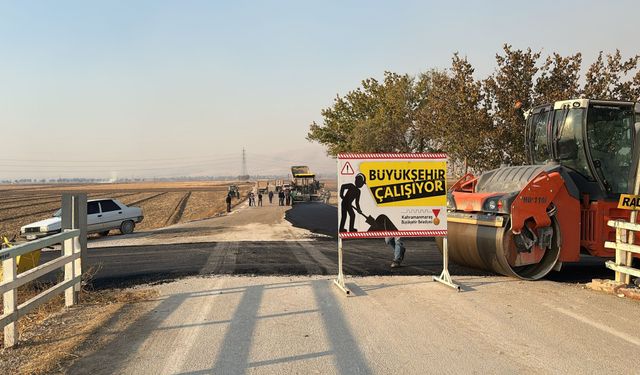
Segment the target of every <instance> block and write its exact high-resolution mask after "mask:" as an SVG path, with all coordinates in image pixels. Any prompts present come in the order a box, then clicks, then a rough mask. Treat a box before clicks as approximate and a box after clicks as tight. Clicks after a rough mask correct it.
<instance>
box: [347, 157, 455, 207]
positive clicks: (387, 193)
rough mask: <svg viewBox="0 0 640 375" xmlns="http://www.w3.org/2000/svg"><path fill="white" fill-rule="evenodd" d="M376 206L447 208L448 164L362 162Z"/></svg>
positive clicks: (428, 162) (442, 162) (363, 171)
mask: <svg viewBox="0 0 640 375" xmlns="http://www.w3.org/2000/svg"><path fill="white" fill-rule="evenodd" d="M359 169H360V173H362V174H364V176H365V178H366V181H367V186H368V187H369V190H370V191H371V194H372V195H373V198H374V199H375V202H376V205H377V206H382V207H393V206H446V203H447V197H446V194H447V182H446V176H447V163H446V161H422V160H420V161H388V160H387V161H363V162H362V163H360V168H359Z"/></svg>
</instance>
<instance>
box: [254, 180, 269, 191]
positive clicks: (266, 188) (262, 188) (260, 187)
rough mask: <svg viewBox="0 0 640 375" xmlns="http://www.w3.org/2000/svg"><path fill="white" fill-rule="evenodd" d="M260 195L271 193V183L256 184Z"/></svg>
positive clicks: (264, 181)
mask: <svg viewBox="0 0 640 375" xmlns="http://www.w3.org/2000/svg"><path fill="white" fill-rule="evenodd" d="M256 187H257V189H258V193H261V194H266V193H267V192H268V191H269V181H266V180H260V181H258V182H257V183H256Z"/></svg>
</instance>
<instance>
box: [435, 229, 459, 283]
mask: <svg viewBox="0 0 640 375" xmlns="http://www.w3.org/2000/svg"><path fill="white" fill-rule="evenodd" d="M442 261H443V263H444V266H443V270H442V273H441V274H440V276H433V281H437V282H439V283H441V284H444V285H446V286H448V287H451V288H453V289H455V290H457V291H458V292H459V291H460V285H458V284H456V283H454V282H453V280H452V279H451V274H450V273H449V249H448V247H447V237H444V238H443V239H442Z"/></svg>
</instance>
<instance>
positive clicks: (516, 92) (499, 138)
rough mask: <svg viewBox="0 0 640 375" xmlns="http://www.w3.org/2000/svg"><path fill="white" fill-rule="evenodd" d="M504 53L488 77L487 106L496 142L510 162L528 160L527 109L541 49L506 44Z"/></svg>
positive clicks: (496, 145)
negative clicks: (525, 113)
mask: <svg viewBox="0 0 640 375" xmlns="http://www.w3.org/2000/svg"><path fill="white" fill-rule="evenodd" d="M503 52H504V55H500V54H496V63H497V65H498V66H497V70H496V72H495V73H494V74H492V75H491V76H490V77H489V78H487V79H486V80H485V81H484V90H485V95H486V96H485V101H486V104H485V105H486V108H487V109H488V111H489V113H490V115H491V116H492V118H493V122H494V127H493V129H494V132H493V140H492V141H493V145H494V147H495V150H499V151H498V152H501V153H502V155H501V157H502V161H503V162H505V163H507V164H514V165H519V164H524V163H525V162H526V157H525V152H524V125H525V119H524V114H523V109H526V108H531V107H532V105H533V99H534V90H533V83H534V77H535V75H536V73H537V72H538V68H537V67H536V63H537V61H538V59H539V58H540V53H539V52H532V51H531V49H530V48H528V49H526V50H514V49H513V48H512V47H511V46H510V45H508V44H505V45H504V46H503Z"/></svg>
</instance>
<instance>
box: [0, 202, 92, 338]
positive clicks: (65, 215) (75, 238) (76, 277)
mask: <svg viewBox="0 0 640 375" xmlns="http://www.w3.org/2000/svg"><path fill="white" fill-rule="evenodd" d="M86 202H87V197H86V195H85V194H78V195H71V194H64V195H63V197H62V227H63V228H69V229H62V231H61V232H60V233H58V234H55V235H52V236H48V237H44V238H41V239H38V240H35V241H31V242H26V243H23V244H19V245H15V246H13V247H9V248H6V249H2V250H0V261H1V262H2V273H3V278H2V282H0V294H2V304H3V306H4V312H3V314H2V315H0V327H4V347H5V348H8V347H12V346H14V345H15V344H16V343H17V340H18V330H17V327H16V323H17V321H18V319H20V318H21V317H23V316H25V315H26V314H28V313H29V312H30V311H31V310H33V309H35V308H36V307H38V306H40V305H41V304H43V303H45V302H47V301H48V300H50V299H51V298H53V297H55V296H56V295H58V294H60V293H62V291H64V293H65V306H67V307H68V306H73V305H75V304H76V303H77V299H78V292H80V286H81V279H82V262H81V257H82V253H83V251H82V249H83V248H86V205H87V203H86ZM60 243H61V244H62V254H61V256H60V257H58V258H55V259H53V260H51V261H49V262H47V263H44V264H42V265H39V266H37V267H35V268H32V269H30V270H28V271H25V272H23V273H21V274H18V273H17V257H18V256H20V255H24V254H27V253H30V252H32V251H35V250H40V249H43V248H45V247H49V246H52V245H56V244H60ZM62 267H64V279H63V280H62V281H61V282H59V283H57V284H56V285H54V286H52V287H50V288H49V289H47V290H45V291H43V292H41V293H40V294H38V295H37V296H35V297H33V298H31V299H29V300H28V301H25V302H23V303H21V304H20V305H18V287H20V286H22V285H25V284H26V283H28V282H30V281H33V280H35V279H37V278H38V277H40V276H44V275H46V274H47V273H49V272H52V271H55V270H56V269H59V268H62Z"/></svg>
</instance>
